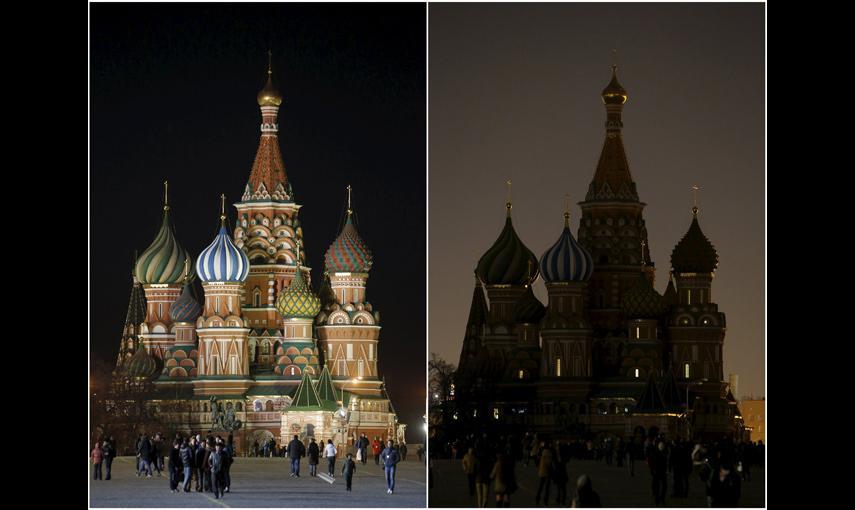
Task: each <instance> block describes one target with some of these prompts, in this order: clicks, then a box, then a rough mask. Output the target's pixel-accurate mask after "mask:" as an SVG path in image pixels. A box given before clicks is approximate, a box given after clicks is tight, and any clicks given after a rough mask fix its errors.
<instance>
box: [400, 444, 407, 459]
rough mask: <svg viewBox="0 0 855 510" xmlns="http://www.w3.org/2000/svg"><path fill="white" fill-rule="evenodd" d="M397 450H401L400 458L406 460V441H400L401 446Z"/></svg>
mask: <svg viewBox="0 0 855 510" xmlns="http://www.w3.org/2000/svg"><path fill="white" fill-rule="evenodd" d="M398 450H399V451H400V452H401V460H407V443H401V447H400V448H398Z"/></svg>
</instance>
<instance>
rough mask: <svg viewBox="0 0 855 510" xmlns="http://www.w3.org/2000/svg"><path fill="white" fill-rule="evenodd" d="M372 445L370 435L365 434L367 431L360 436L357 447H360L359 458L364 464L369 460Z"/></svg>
mask: <svg viewBox="0 0 855 510" xmlns="http://www.w3.org/2000/svg"><path fill="white" fill-rule="evenodd" d="M369 446H371V441H369V440H368V436H366V435H365V432H363V433H362V435H361V436H360V437H359V441H358V442H357V447H358V449H359V460H360V461H361V462H362V465H363V466H364V465H365V463H366V462H367V461H368V447H369Z"/></svg>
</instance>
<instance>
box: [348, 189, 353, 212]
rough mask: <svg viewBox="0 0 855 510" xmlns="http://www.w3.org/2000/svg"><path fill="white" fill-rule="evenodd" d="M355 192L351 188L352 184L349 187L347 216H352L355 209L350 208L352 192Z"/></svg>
mask: <svg viewBox="0 0 855 510" xmlns="http://www.w3.org/2000/svg"><path fill="white" fill-rule="evenodd" d="M351 191H353V188H351V187H350V184H348V185H347V215H348V216H350V215H351V214H353V209H352V208H351V207H350V192H351Z"/></svg>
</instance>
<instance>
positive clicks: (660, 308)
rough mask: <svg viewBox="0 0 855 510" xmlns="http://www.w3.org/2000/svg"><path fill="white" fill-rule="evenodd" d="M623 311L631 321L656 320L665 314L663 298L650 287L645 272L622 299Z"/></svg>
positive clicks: (640, 274) (641, 273)
mask: <svg viewBox="0 0 855 510" xmlns="http://www.w3.org/2000/svg"><path fill="white" fill-rule="evenodd" d="M621 309H622V310H623V313H624V314H625V315H626V316H627V318H630V319H655V318H657V317H659V316H660V315H662V313H663V312H664V303H663V301H662V296H661V295H659V293H658V292H656V289H654V288H653V286H652V285H650V280H649V279H648V278H647V275H645V274H644V272H640V273H639V276H638V280H637V282H636V284H635V285H633V286H632V288H631V289H629V290H628V291H626V294H624V295H623V298H622V299H621Z"/></svg>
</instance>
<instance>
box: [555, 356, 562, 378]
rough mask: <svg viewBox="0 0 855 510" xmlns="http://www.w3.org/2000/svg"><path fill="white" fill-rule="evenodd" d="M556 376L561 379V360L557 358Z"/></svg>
mask: <svg viewBox="0 0 855 510" xmlns="http://www.w3.org/2000/svg"><path fill="white" fill-rule="evenodd" d="M555 376H556V377H561V358H555Z"/></svg>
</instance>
